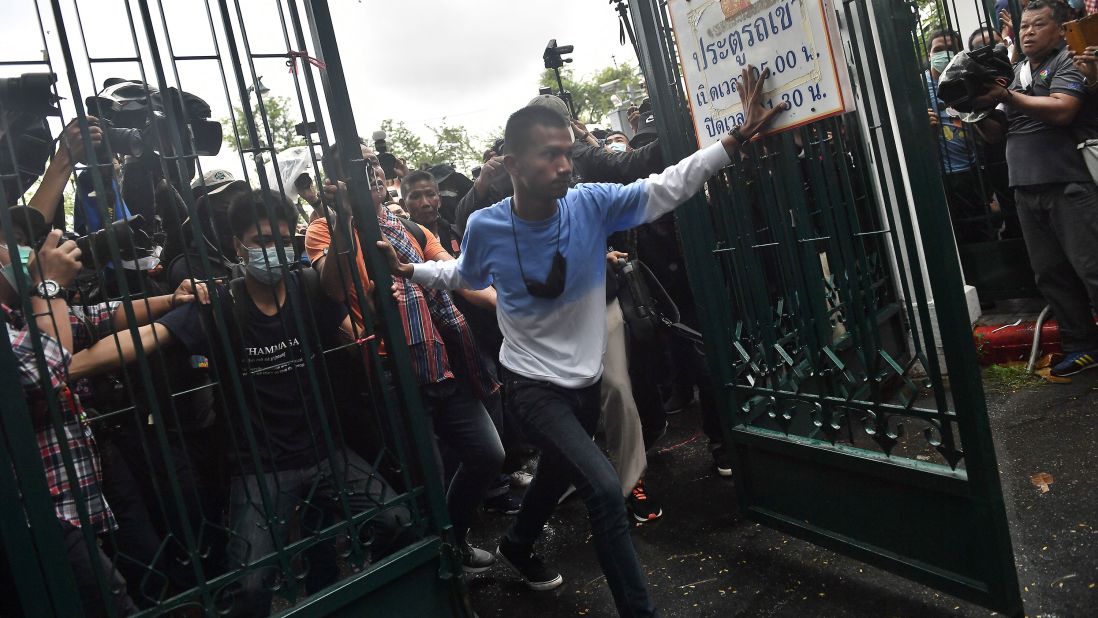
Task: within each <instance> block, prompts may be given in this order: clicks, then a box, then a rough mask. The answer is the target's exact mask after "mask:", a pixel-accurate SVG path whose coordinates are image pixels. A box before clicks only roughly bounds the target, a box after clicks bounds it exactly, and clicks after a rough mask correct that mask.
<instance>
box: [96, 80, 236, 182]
mask: <svg viewBox="0 0 1098 618" xmlns="http://www.w3.org/2000/svg"><path fill="white" fill-rule="evenodd" d="M85 105H86V106H87V109H88V113H89V114H91V115H93V116H96V117H97V118H99V121H100V124H101V126H102V128H103V129H104V131H103V132H104V138H105V139H104V146H103V147H102V148H101V149H100V152H97V153H96V154H97V155H100V158H101V159H102V161H101V162H105V161H106V160H107V159H108V158H109V157H108V156H107V155H109V154H110V153H114V154H120V155H130V156H134V157H141V156H143V155H144V154H145V153H146V152H148V151H155V152H159V153H161V154H169V155H204V156H213V155H216V154H217V153H218V152H220V151H221V124H220V123H218V122H215V121H212V120H208V119H209V117H210V115H211V111H210V106H209V104H207V103H206V101H204V100H203V99H201V98H199V97H197V96H195V95H193V94H191V93H189V92H183V91H181V90H177V89H175V88H168V89H167V90H166V91H165V92H161V91H160V90H158V89H157V88H155V87H153V86H150V85H149V84H146V83H144V82H139V81H131V80H125V79H120V78H110V79H107V80H106V81H105V82H104V88H103V90H102V91H101V92H100V93H99V94H97V95H95V96H92V97H88V98H87V99H86V100H85ZM167 105H171V106H172V108H171V110H172V112H173V114H172V115H174V116H175V118H176V119H177V125H178V126H177V129H178V131H179V136H180V138H181V140H182V145H183V152H182V153H175V152H173V148H172V144H171V140H170V139H169V136H170V135H171V129H172V127H171V122H170V120H169V116H168V113H167V109H166V106H167ZM188 138H192V139H193V147H192V139H188ZM187 162H188V166H189V169H190V177H189V178H187V179H186V180H188V181H189V180H190V178H193V177H194V167H195V166H194V160H193V159H188V161H187Z"/></svg>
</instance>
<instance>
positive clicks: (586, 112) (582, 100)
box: [539, 64, 644, 124]
mask: <svg viewBox="0 0 1098 618" xmlns="http://www.w3.org/2000/svg"><path fill="white" fill-rule="evenodd" d="M615 79H616V80H620V81H619V82H618V84H617V85H616V86H615V87H614V89H613V90H612V91H611V92H603V91H602V89H601V88H600V86H601V85H602V84H605V83H607V82H611V81H614V80H615ZM561 82H562V83H563V84H564V89H565V90H567V91H568V92H571V93H572V104H573V105H574V106H575V108H576V115H577V116H578V117H579V119H580V120H581V121H583V122H584V123H587V124H594V123H600V122H603V120H605V118H606V116H607V115H608V114H609V113H610V112H612V111H613V110H615V109H617V106H616V105H614V103H613V101H612V100H611V97H613V96H614V95H618V96H620V97H623V98H624V96H625V92H626V91H627V90H631V91H632V92H633V93H634V94H633V96H634V97H635V98H637V99H640V98H643V94H642V93H643V91H644V81H643V80H642V79H641V76H640V72H639V71H638V70H637V68H636V67H635V66H633V65H631V64H623V65H621V66H616V67H615V66H609V67H606V68H604V69H602V70H600V71H596V72H595V73H594V74H593V75H591V76H589V77H585V78H582V79H577V78H576V76H575V72H574V71H573V70H572V68H571V67H566V68H564V69H562V70H561ZM539 85H540V86H541V87H543V88H552V89H553V92H554V93H556V92H557V90H558V89H559V88H558V86H557V77H556V74H555V73H554V72H553V71H551V70H549V69H545V71H543V72H542V74H541V80H540V82H539ZM623 102H624V103H628V102H625V101H623ZM634 102H636V101H634Z"/></svg>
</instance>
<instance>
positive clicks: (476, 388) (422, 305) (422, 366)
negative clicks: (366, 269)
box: [377, 210, 499, 397]
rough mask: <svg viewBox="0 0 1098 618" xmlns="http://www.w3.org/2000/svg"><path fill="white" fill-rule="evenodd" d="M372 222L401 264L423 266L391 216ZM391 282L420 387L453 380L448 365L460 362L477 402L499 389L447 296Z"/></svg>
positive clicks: (413, 243) (414, 246) (400, 225)
mask: <svg viewBox="0 0 1098 618" xmlns="http://www.w3.org/2000/svg"><path fill="white" fill-rule="evenodd" d="M377 223H378V225H379V226H380V227H381V235H382V236H383V237H384V238H385V240H387V241H388V242H389V244H391V245H392V246H393V249H394V250H395V251H396V252H397V254H399V255H400V257H401V258H403V259H404V261H406V262H409V263H412V264H418V263H420V262H422V261H423V249H424V248H423V247H420V246H419V244H418V243H417V242H416V240H415V239H414V238H413V237H412V235H411V234H410V233H409V232H408V230H407V228H405V227H404V224H403V223H401V222H400V219H398V218H397V217H396V215H394V214H393V213H391V212H389V211H388V210H386V212H385V214H384V216H379V217H378V219H377ZM396 282H397V283H398V284H399V285H398V286H397V308H398V309H399V310H400V318H401V321H402V322H403V324H404V335H405V337H407V339H408V349H409V352H411V357H412V370H413V371H414V372H415V374H416V378H417V379H418V380H419V383H420V384H421V385H428V384H434V383H436V382H441V381H442V380H445V379H446V378H453V377H454V373H453V371H452V367H451V365H452V362H453V360H455V359H460V362H462V363H463V364H464V366H465V367H466V368H468V372H467V374H468V375H467V376H466V377H467V378H468V380H469V383H470V385H471V386H472V387H473V392H474V393H476V394H477V395H478V396H480V397H485V396H488V395H490V394H492V393H494V392H495V391H496V390H497V389H498V388H499V384H497V383H496V382H495V380H494V379H493V378H492V377H491V375H490V374H489V372H487V371H485V369H484V367H483V366H482V361H481V357H480V352H479V351H478V350H477V345H476V341H475V340H474V339H473V333H472V331H471V330H469V324H468V323H467V322H466V321H465V316H463V315H462V314H461V312H460V311H458V309H457V307H455V306H454V301H453V299H452V298H451V297H450V294H449V292H446V291H444V290H432V289H427V288H423V287H420V286H419V285H418V284H415V283H412V280H411V279H399V278H398V279H397V280H396ZM444 333H445V334H448V335H450V337H449V339H448V341H449V342H450V343H451V344H452V345H453V346H454V347H455V348H457V349H451V350H449V351H448V350H447V349H446V343H445V342H446V341H447V340H445V339H444V338H443V336H444ZM448 352H449V354H452V355H456V356H455V359H451V358H450V357H449V356H447V353H448Z"/></svg>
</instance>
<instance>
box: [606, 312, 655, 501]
mask: <svg viewBox="0 0 1098 618" xmlns="http://www.w3.org/2000/svg"><path fill="white" fill-rule="evenodd" d="M606 334H607V337H606V353H605V354H603V356H602V364H603V370H602V424H603V427H604V428H605V430H606V448H607V449H608V450H609V451H610V463H612V464H613V465H614V469H615V470H617V471H618V479H620V480H621V490H622V495H623V496H628V495H629V494H630V492H632V491H633V486H634V485H636V484H637V481H639V480H640V477H641V475H642V474H644V469H645V468H647V467H648V458H647V457H646V456H645V454H644V436H643V434H642V433H641V422H640V415H639V414H638V412H637V403H636V401H634V399H633V386H632V384H631V383H630V382H629V359H628V357H626V354H625V350H626V346H625V318H624V317H622V313H621V305H619V304H618V300H617V299H614V301H613V302H611V303H610V304H608V305H607V306H606Z"/></svg>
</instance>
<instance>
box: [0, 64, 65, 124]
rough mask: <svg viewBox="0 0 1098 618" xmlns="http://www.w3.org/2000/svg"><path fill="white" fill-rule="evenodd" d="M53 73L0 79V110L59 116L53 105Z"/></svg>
mask: <svg viewBox="0 0 1098 618" xmlns="http://www.w3.org/2000/svg"><path fill="white" fill-rule="evenodd" d="M56 81H57V76H56V75H54V74H53V73H24V74H22V75H20V76H19V77H0V109H4V110H10V111H13V112H20V113H25V114H36V115H39V116H52V115H57V114H60V111H58V109H57V108H56V107H54V104H55V103H57V96H56V95H55V94H54V93H53V84H54V83H55V82H56Z"/></svg>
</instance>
